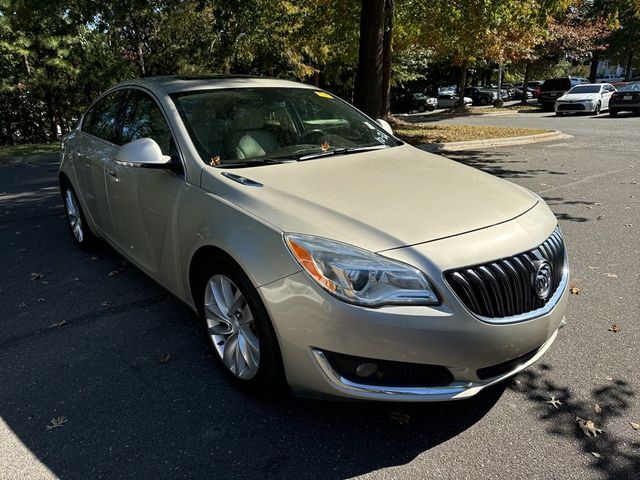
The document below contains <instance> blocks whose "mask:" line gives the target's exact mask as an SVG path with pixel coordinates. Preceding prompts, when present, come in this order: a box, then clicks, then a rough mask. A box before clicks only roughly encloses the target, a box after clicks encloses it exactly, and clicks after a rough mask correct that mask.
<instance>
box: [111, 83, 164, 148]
mask: <svg viewBox="0 0 640 480" xmlns="http://www.w3.org/2000/svg"><path fill="white" fill-rule="evenodd" d="M140 138H151V139H153V140H155V141H156V143H157V144H158V145H159V146H160V149H161V150H162V153H163V154H164V155H171V152H170V150H171V132H170V130H169V126H168V125H167V122H166V121H165V119H164V116H163V115H162V112H161V110H160V107H158V105H157V104H156V102H155V101H154V100H153V98H151V97H150V96H149V95H147V94H146V93H144V92H142V91H140V90H129V92H128V94H127V99H126V101H125V102H124V106H123V108H122V130H121V139H122V143H128V142H132V141H134V140H138V139H140Z"/></svg>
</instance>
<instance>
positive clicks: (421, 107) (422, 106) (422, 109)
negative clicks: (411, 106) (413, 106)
mask: <svg viewBox="0 0 640 480" xmlns="http://www.w3.org/2000/svg"><path fill="white" fill-rule="evenodd" d="M426 109H427V108H426V107H425V106H424V105H422V104H420V105H418V111H419V112H420V113H422V112H424V111H425V110H426Z"/></svg>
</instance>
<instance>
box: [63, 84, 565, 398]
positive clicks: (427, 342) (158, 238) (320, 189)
mask: <svg viewBox="0 0 640 480" xmlns="http://www.w3.org/2000/svg"><path fill="white" fill-rule="evenodd" d="M60 187H61V191H62V196H63V200H64V205H65V208H66V216H67V219H68V222H69V226H70V227H71V231H72V233H73V238H74V240H75V242H76V244H77V245H78V246H79V247H80V248H89V247H90V246H91V244H92V243H93V242H95V241H96V240H97V239H98V238H99V239H102V240H104V241H106V242H107V243H109V244H110V245H111V246H112V247H113V248H115V249H116V250H117V251H118V252H119V253H120V254H122V255H123V256H124V257H126V258H127V260H129V261H130V262H132V263H133V264H135V265H136V266H137V267H139V268H140V269H141V270H142V271H144V272H145V273H146V274H147V275H149V276H150V277H151V278H153V279H154V280H155V281H156V282H158V283H159V284H161V285H162V286H163V287H165V288H166V289H167V290H170V291H171V292H172V293H173V294H175V295H176V296H177V297H178V298H180V299H181V300H182V301H184V302H185V303H186V304H188V305H189V306H190V307H191V308H193V310H194V311H195V312H197V313H198V315H199V317H200V318H201V321H202V325H203V328H205V329H206V332H207V338H208V339H209V340H210V344H211V348H212V349H213V352H214V355H213V356H214V358H215V359H216V360H217V361H218V363H219V365H220V367H221V368H222V370H223V371H224V372H225V374H226V375H227V376H228V377H229V379H231V380H232V381H233V382H234V383H236V384H237V385H238V386H240V387H243V388H245V389H247V390H250V391H254V392H266V391H269V390H271V389H273V388H275V386H276V385H278V384H279V382H280V381H281V380H284V379H286V382H287V383H288V384H289V385H290V386H291V388H292V389H293V391H294V392H295V393H296V394H298V395H307V396H311V395H313V396H316V397H327V398H331V397H333V398H336V397H338V398H340V397H342V398H356V399H371V400H399V401H434V400H435V401H440V400H453V399H462V398H467V397H470V396H473V395H475V394H476V393H478V392H479V391H480V390H482V389H483V388H485V387H487V386H489V385H491V384H494V383H496V382H499V381H501V380H503V379H505V378H507V377H509V376H511V375H514V374H515V373H517V372H519V371H520V370H522V369H524V368H526V367H527V366H529V365H531V364H532V363H533V362H535V361H536V360H537V359H538V358H540V357H541V356H542V355H543V354H544V352H545V351H546V350H547V349H548V348H549V347H550V346H551V344H552V343H553V341H554V340H555V338H556V336H557V334H558V329H559V328H560V327H562V326H563V324H564V321H565V317H564V315H565V310H566V304H567V290H568V289H567V282H568V268H567V256H566V251H565V246H564V241H563V237H562V233H561V232H560V229H559V228H558V225H557V222H556V219H555V217H554V215H553V214H552V213H551V211H550V210H549V208H548V207H547V205H546V204H545V203H544V201H543V200H542V199H541V198H540V197H538V196H537V195H535V194H533V193H531V192H529V191H527V190H525V189H523V188H521V187H519V186H516V185H513V184H511V183H509V182H506V181H504V180H501V179H498V178H495V177H493V176H491V175H488V174H486V173H483V172H480V171H478V170H476V169H473V168H470V167H466V166H463V165H461V164H459V163H456V162H454V161H451V160H448V159H445V158H443V157H440V156H436V155H432V154H428V153H425V152H423V151H421V150H418V149H416V148H414V147H412V146H409V145H407V144H405V143H403V142H402V141H400V140H398V139H397V138H395V137H394V136H393V134H392V132H391V128H390V127H389V125H388V124H387V123H386V122H384V121H382V120H377V121H376V120H373V119H371V118H369V117H367V116H365V115H364V114H362V113H360V112H359V111H357V110H356V109H354V108H353V107H351V106H350V105H349V104H347V103H345V102H344V101H342V100H340V99H339V98H336V97H335V96H333V95H331V94H330V93H328V92H325V91H323V90H320V89H318V88H316V87H312V86H308V85H302V84H299V83H294V82H289V81H283V80H274V79H264V78H251V77H222V76H210V77H198V78H194V77H191V78H183V77H162V78H149V79H144V80H134V81H129V82H125V83H122V84H119V85H117V86H116V87H114V88H112V89H110V90H109V91H107V92H106V93H104V94H103V95H102V96H100V97H99V98H98V99H97V100H96V101H95V103H93V105H91V107H90V108H89V109H88V110H87V112H86V113H85V114H84V116H83V117H82V119H81V121H80V123H79V125H78V126H77V128H76V129H75V130H74V131H73V132H71V133H70V134H69V135H67V136H66V137H65V138H64V141H63V152H62V163H61V166H60Z"/></svg>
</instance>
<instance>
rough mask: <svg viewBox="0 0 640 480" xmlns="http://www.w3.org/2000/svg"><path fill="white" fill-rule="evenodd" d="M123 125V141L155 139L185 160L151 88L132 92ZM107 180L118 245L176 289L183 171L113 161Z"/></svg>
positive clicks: (144, 267)
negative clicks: (177, 147)
mask: <svg viewBox="0 0 640 480" xmlns="http://www.w3.org/2000/svg"><path fill="white" fill-rule="evenodd" d="M121 123H122V126H121V138H122V141H123V143H127V142H131V141H133V140H138V139H140V138H151V139H153V140H155V141H156V143H158V145H159V146H160V149H161V150H162V153H163V154H165V155H171V156H172V158H173V159H174V161H176V162H180V160H179V157H178V153H177V151H176V149H175V143H174V141H173V138H172V135H171V132H170V129H169V127H168V124H167V122H166V119H165V117H164V115H163V113H162V111H161V109H160V107H159V106H158V104H157V103H156V102H155V100H154V99H153V98H152V97H151V96H149V95H148V94H147V93H146V92H144V91H142V90H137V89H130V90H129V91H128V93H127V97H126V99H125V101H124V107H123V112H122V122H121ZM179 164H180V165H182V164H181V163H179ZM105 178H106V183H107V191H108V197H109V206H110V210H111V218H112V219H113V224H114V229H115V234H116V235H115V243H116V245H117V246H118V247H119V248H120V249H121V250H122V251H123V253H125V255H127V256H128V257H130V258H131V259H132V260H133V261H134V262H135V263H136V264H138V266H140V267H141V268H142V269H143V270H146V271H147V272H148V273H149V274H151V276H152V277H153V278H155V279H156V280H158V281H160V282H161V283H163V284H164V285H165V286H167V287H169V288H171V289H174V290H175V289H177V288H178V287H177V286H178V284H179V281H178V276H177V275H176V272H178V271H179V270H178V255H177V245H176V227H177V211H178V206H179V203H180V198H181V196H182V194H183V192H184V190H185V189H186V188H187V185H186V182H185V178H184V174H183V173H182V172H176V171H172V170H169V169H157V168H145V167H132V166H130V165H124V164H120V163H118V162H116V161H115V160H112V161H110V162H109V163H108V164H107V168H106V175H105Z"/></svg>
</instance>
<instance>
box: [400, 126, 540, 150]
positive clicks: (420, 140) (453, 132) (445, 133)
mask: <svg viewBox="0 0 640 480" xmlns="http://www.w3.org/2000/svg"><path fill="white" fill-rule="evenodd" d="M393 131H394V133H395V135H396V136H397V137H398V138H400V139H402V140H404V141H405V142H407V143H409V144H411V145H423V144H425V143H451V142H465V141H468V140H490V139H493V138H506V137H524V136H526V135H537V134H540V133H548V132H551V130H543V129H537V128H512V127H486V126H481V125H431V124H424V123H413V124H412V123H407V122H402V123H396V122H394V125H393Z"/></svg>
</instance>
